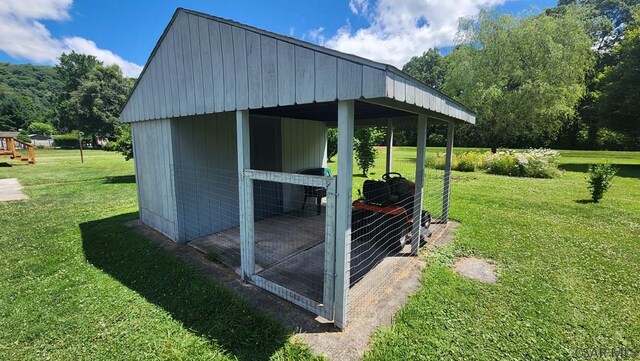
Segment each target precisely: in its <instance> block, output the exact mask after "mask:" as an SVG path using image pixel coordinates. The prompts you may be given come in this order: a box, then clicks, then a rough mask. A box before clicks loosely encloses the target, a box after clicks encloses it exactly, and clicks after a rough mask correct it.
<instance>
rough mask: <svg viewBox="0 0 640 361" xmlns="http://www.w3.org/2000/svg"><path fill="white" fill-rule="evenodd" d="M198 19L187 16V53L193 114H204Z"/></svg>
mask: <svg viewBox="0 0 640 361" xmlns="http://www.w3.org/2000/svg"><path fill="white" fill-rule="evenodd" d="M198 19H199V17H197V16H193V15H190V16H189V34H190V35H189V38H190V39H191V51H190V52H189V53H187V54H188V55H189V57H190V58H191V63H192V71H193V75H192V78H193V87H194V95H195V96H194V102H195V106H194V108H195V110H194V113H195V114H204V109H205V101H204V82H203V80H204V77H203V69H202V46H201V42H200V37H201V36H202V34H200V24H199V22H198Z"/></svg>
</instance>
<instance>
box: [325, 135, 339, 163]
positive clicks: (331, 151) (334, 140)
mask: <svg viewBox="0 0 640 361" xmlns="http://www.w3.org/2000/svg"><path fill="white" fill-rule="evenodd" d="M336 154H338V129H336V128H329V129H327V161H329V162H331V158H333V157H335V155H336Z"/></svg>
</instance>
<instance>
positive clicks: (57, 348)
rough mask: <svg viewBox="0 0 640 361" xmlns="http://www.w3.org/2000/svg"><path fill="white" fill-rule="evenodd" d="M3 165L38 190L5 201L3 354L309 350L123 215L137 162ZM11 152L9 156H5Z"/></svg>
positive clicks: (205, 355) (70, 356)
mask: <svg viewBox="0 0 640 361" xmlns="http://www.w3.org/2000/svg"><path fill="white" fill-rule="evenodd" d="M36 156H37V162H38V163H37V164H36V165H35V166H25V165H20V166H15V167H12V168H0V178H12V177H17V178H18V179H19V180H20V182H21V183H22V184H23V185H24V186H25V190H26V193H27V194H28V195H29V197H30V199H29V200H28V201H20V202H12V203H0V359H2V360H25V359H53V360H80V359H86V360H116V359H121V360H129V359H183V360H187V359H189V360H190V359H202V360H211V359H214V360H233V359H239V360H265V359H269V358H272V359H291V358H310V357H311V354H310V352H309V351H308V349H307V348H306V347H305V346H304V345H300V344H299V343H296V342H293V341H290V340H289V336H290V335H288V334H287V333H286V332H285V331H284V330H283V329H282V328H281V327H280V326H279V325H277V324H275V323H274V322H273V321H271V320H270V319H268V318H267V317H265V316H264V315H262V314H260V313H259V312H257V311H255V310H252V309H250V308H249V306H248V305H247V304H246V303H245V302H243V301H242V300H240V299H239V297H237V296H236V295H234V294H233V293H231V292H229V291H227V290H226V289H224V288H222V287H220V286H218V285H217V284H214V283H212V282H209V281H207V280H205V279H204V278H202V277H200V276H199V275H198V274H197V272H195V271H194V270H193V269H191V268H190V267H189V266H187V265H185V264H184V263H182V262H181V261H179V260H178V259H177V258H175V257H174V256H172V255H169V254H166V253H165V252H163V251H161V250H160V249H159V248H157V247H156V246H155V245H153V244H151V243H150V242H148V241H146V240H145V239H144V238H142V237H141V236H139V235H137V234H136V233H135V232H133V231H131V230H129V229H128V228H126V227H125V226H123V223H124V222H126V221H128V220H131V219H135V218H137V213H136V211H137V204H136V203H137V201H136V199H137V198H136V193H135V184H134V177H133V163H132V162H125V161H124V159H123V158H122V156H121V155H119V154H115V153H107V152H103V151H86V152H85V163H84V164H80V158H79V154H78V152H77V151H61V150H55V151H42V150H38V151H37V154H36ZM3 161H4V160H3Z"/></svg>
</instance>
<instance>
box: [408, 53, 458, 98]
mask: <svg viewBox="0 0 640 361" xmlns="http://www.w3.org/2000/svg"><path fill="white" fill-rule="evenodd" d="M402 71H404V72H405V73H407V74H409V75H411V76H413V77H414V78H416V79H418V80H420V81H422V82H423V83H425V84H427V85H430V86H431V87H432V88H435V89H441V88H442V85H443V84H444V77H445V75H446V73H447V63H446V62H445V61H444V57H443V56H442V54H440V50H439V49H438V48H431V49H429V50H427V51H425V52H424V53H422V55H420V56H414V57H413V58H411V60H409V62H407V63H406V64H405V65H404V66H403V67H402Z"/></svg>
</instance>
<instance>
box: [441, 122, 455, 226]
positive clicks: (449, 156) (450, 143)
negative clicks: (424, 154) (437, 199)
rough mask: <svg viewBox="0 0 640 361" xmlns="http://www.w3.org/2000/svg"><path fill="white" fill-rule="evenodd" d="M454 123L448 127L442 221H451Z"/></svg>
mask: <svg viewBox="0 0 640 361" xmlns="http://www.w3.org/2000/svg"><path fill="white" fill-rule="evenodd" d="M453 135H454V125H453V123H449V126H448V128H447V154H446V158H445V161H444V162H445V163H444V187H443V189H442V216H441V217H440V221H442V222H445V223H446V222H448V221H449V197H450V196H451V160H452V158H453Z"/></svg>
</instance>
